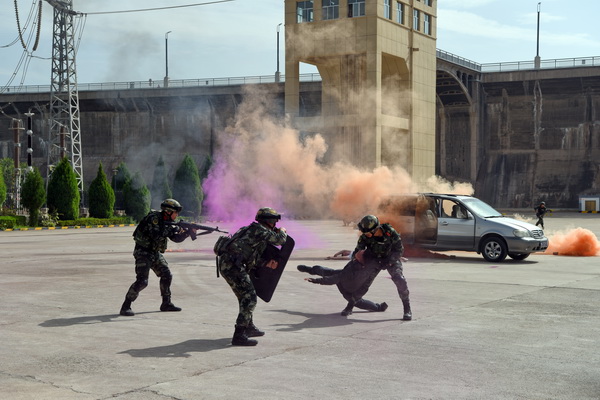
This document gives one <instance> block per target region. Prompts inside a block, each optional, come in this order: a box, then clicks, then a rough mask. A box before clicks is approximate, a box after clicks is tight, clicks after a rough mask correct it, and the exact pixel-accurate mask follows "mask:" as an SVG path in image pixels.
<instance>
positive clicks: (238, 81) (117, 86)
mask: <svg viewBox="0 0 600 400" xmlns="http://www.w3.org/2000/svg"><path fill="white" fill-rule="evenodd" d="M320 81H321V75H319V74H317V73H311V74H300V82H320ZM279 82H281V83H283V82H285V75H283V74H282V75H280V77H279ZM261 83H278V82H277V80H276V76H275V75H260V76H240V77H227V78H204V79H170V80H169V85H168V88H184V87H186V88H190V87H211V86H234V85H251V84H261ZM164 88H165V86H164V81H163V80H158V81H154V80H151V79H149V80H147V81H129V82H101V83H79V84H77V90H78V91H80V92H84V91H102V90H130V89H164ZM45 92H50V85H24V86H8V87H5V88H3V90H2V91H0V94H11V93H45Z"/></svg>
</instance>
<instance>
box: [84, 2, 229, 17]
mask: <svg viewBox="0 0 600 400" xmlns="http://www.w3.org/2000/svg"><path fill="white" fill-rule="evenodd" d="M229 1H235V0H218V1H209V2H206V3H195V4H184V5H180V6H169V7H157V8H143V9H139V10H123V11H101V12H90V13H82V14H87V15H100V14H120V13H132V12H141V11H156V10H167V9H170V8H183V7H196V6H205V5H209V4H217V3H227V2H229Z"/></svg>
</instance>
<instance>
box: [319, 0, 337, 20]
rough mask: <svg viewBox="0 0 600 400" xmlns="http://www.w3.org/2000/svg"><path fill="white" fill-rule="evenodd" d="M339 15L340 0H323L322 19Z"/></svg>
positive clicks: (334, 17) (335, 17)
mask: <svg viewBox="0 0 600 400" xmlns="http://www.w3.org/2000/svg"><path fill="white" fill-rule="evenodd" d="M339 17H340V0H323V20H327V19H338V18H339Z"/></svg>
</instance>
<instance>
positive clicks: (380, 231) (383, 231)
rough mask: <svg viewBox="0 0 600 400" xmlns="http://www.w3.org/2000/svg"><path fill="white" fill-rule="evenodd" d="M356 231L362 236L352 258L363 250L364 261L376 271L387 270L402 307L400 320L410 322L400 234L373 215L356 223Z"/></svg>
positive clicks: (410, 314) (410, 313) (410, 315)
mask: <svg viewBox="0 0 600 400" xmlns="http://www.w3.org/2000/svg"><path fill="white" fill-rule="evenodd" d="M358 229H359V230H360V231H361V232H362V235H360V237H359V238H358V243H357V244H356V248H355V249H354V252H353V254H352V258H355V255H356V254H357V253H358V252H359V251H361V250H365V259H368V260H369V261H368V262H369V263H374V264H375V266H376V267H377V269H378V270H384V269H387V271H388V273H389V274H390V276H391V277H392V281H393V282H394V284H395V285H396V288H397V289H398V295H399V296H400V299H401V300H402V305H403V306H404V315H403V317H402V319H403V320H404V321H410V320H411V319H412V311H411V309H410V299H409V291H408V284H407V283H406V279H405V278H404V275H403V271H402V254H403V253H404V246H402V239H401V238H400V234H399V233H398V232H396V230H395V229H394V228H393V227H392V226H391V225H390V224H379V219H377V217H376V216H374V215H366V216H365V217H363V219H362V220H361V221H360V222H359V223H358ZM378 272H379V271H377V272H376V274H377V273H378Z"/></svg>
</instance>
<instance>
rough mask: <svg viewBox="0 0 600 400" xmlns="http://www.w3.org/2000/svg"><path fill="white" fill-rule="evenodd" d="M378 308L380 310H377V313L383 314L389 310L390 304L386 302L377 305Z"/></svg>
mask: <svg viewBox="0 0 600 400" xmlns="http://www.w3.org/2000/svg"><path fill="white" fill-rule="evenodd" d="M377 306H378V308H379V310H377V311H381V312H383V311H385V310H387V308H388V304H387V303H386V302H385V301H384V302H383V303H379V304H377Z"/></svg>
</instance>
